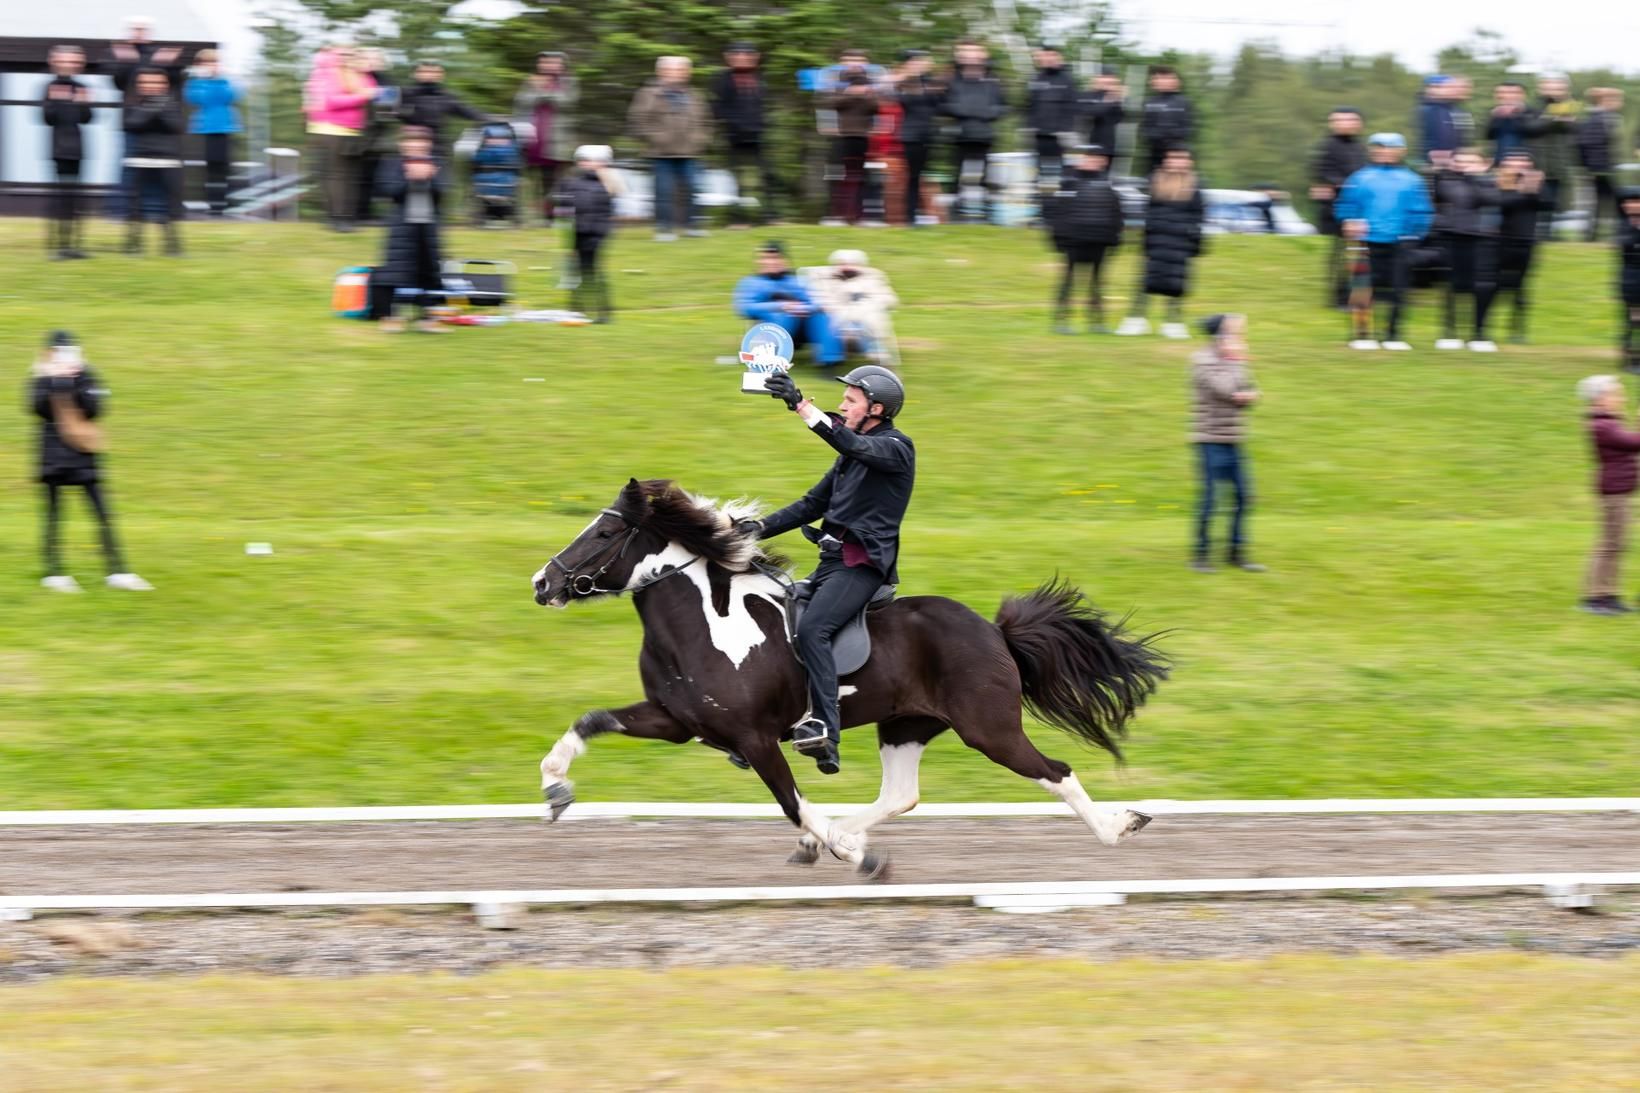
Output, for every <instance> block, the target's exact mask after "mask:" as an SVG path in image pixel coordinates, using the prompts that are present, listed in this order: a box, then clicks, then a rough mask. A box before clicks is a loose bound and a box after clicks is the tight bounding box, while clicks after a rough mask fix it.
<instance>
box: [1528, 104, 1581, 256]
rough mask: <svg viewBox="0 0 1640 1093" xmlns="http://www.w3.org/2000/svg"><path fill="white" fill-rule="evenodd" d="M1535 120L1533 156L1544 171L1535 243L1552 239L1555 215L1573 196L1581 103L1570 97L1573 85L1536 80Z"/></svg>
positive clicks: (1539, 167) (1532, 145) (1539, 168)
mask: <svg viewBox="0 0 1640 1093" xmlns="http://www.w3.org/2000/svg"><path fill="white" fill-rule="evenodd" d="M1538 95H1539V99H1538V107H1537V120H1536V124H1535V125H1534V126H1533V128H1532V135H1533V140H1532V144H1531V148H1532V157H1533V158H1534V159H1535V160H1537V167H1538V170H1540V171H1542V172H1543V207H1542V208H1541V209H1539V211H1538V242H1540V243H1541V242H1547V241H1548V240H1549V239H1551V238H1552V237H1553V234H1554V232H1553V228H1554V223H1555V213H1557V212H1559V211H1560V210H1561V209H1562V208H1564V207H1565V206H1566V204H1567V202H1568V201H1569V200H1570V199H1571V197H1572V184H1573V179H1572V169H1573V167H1574V166H1575V165H1576V162H1577V129H1578V123H1579V121H1580V120H1581V115H1582V112H1583V104H1582V103H1580V102H1578V101H1577V100H1576V99H1574V98H1572V84H1571V81H1570V80H1568V79H1567V78H1566V77H1565V76H1562V75H1560V74H1559V73H1554V72H1551V73H1546V74H1544V75H1542V76H1540V77H1538Z"/></svg>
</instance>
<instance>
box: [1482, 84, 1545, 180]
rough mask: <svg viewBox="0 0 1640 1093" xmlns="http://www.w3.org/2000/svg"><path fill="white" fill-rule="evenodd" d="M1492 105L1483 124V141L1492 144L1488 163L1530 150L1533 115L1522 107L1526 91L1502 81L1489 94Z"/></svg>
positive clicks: (1535, 118) (1518, 85)
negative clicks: (1488, 116)
mask: <svg viewBox="0 0 1640 1093" xmlns="http://www.w3.org/2000/svg"><path fill="white" fill-rule="evenodd" d="M1492 98H1493V100H1494V103H1495V105H1494V106H1493V107H1492V116H1491V117H1490V118H1489V119H1488V120H1487V123H1486V139H1487V140H1489V141H1491V142H1492V160H1493V162H1495V163H1502V162H1503V160H1504V157H1506V156H1508V155H1509V154H1510V153H1511V152H1524V151H1529V150H1530V142H1531V138H1532V133H1533V131H1534V130H1535V129H1536V128H1537V123H1538V120H1537V111H1535V110H1533V109H1532V108H1531V107H1530V106H1528V105H1527V103H1526V88H1525V87H1523V86H1522V85H1521V84H1518V83H1515V82H1514V81H1513V80H1506V81H1504V82H1503V83H1500V84H1499V85H1498V86H1497V87H1495V88H1493V90H1492Z"/></svg>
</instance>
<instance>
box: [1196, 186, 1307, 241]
mask: <svg viewBox="0 0 1640 1093" xmlns="http://www.w3.org/2000/svg"><path fill="white" fill-rule="evenodd" d="M1202 202H1203V204H1204V205H1206V222H1205V224H1204V225H1203V227H1204V229H1205V230H1206V231H1207V232H1208V233H1209V234H1213V235H1222V234H1227V233H1228V234H1234V235H1314V234H1315V225H1314V224H1311V223H1310V222H1309V221H1307V220H1305V219H1304V218H1303V217H1302V216H1299V215H1298V210H1297V209H1294V208H1293V206H1292V204H1291V202H1289V201H1288V199H1287V195H1286V194H1284V193H1281V192H1279V191H1272V190H1203V191H1202Z"/></svg>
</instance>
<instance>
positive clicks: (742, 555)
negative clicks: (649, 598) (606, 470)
mask: <svg viewBox="0 0 1640 1093" xmlns="http://www.w3.org/2000/svg"><path fill="white" fill-rule="evenodd" d="M615 507H616V509H618V510H619V511H620V512H621V513H622V514H623V515H625V516H626V517H627V519H629V520H631V521H632V522H633V523H634V524H635V525H638V526H639V527H642V528H645V529H647V530H649V531H653V532H654V533H655V534H657V535H660V536H662V537H664V538H665V539H666V541H667V542H670V543H677V544H678V545H679V546H681V547H683V548H684V549H685V550H687V551H689V552H690V553H691V554H699V555H700V556H701V557H703V558H705V559H706V560H707V561H709V562H713V563H715V564H717V565H720V566H722V567H723V568H724V569H727V570H728V571H729V572H731V573H745V572H747V571H748V570H750V569H751V568H752V563H753V562H754V561H758V560H760V559H764V558H768V559H771V560H773V559H774V555H771V554H768V553H767V552H765V551H764V550H763V548H762V547H761V546H760V545H759V543H758V540H757V538H756V536H749V535H743V534H741V533H740V532H737V531H736V530H735V524H736V523H737V522H739V521H741V520H755V519H756V518H757V517H758V516H759V515H760V511H761V510H760V509H759V507H758V505H757V504H756V503H755V502H752V501H746V500H736V501H728V502H725V503H723V504H719V503H718V502H717V501H714V500H713V499H712V498H710V497H696V496H695V495H694V494H692V493H690V492H689V491H688V490H685V489H684V488H683V487H682V486H679V485H678V484H677V483H676V482H673V481H672V480H671V479H667V478H652V479H649V480H648V481H645V482H639V481H638V480H637V479H633V480H632V481H630V482H628V483H627V485H626V488H625V489H624V490H622V491H621V496H620V499H619V500H618V501H617V502H616V503H615Z"/></svg>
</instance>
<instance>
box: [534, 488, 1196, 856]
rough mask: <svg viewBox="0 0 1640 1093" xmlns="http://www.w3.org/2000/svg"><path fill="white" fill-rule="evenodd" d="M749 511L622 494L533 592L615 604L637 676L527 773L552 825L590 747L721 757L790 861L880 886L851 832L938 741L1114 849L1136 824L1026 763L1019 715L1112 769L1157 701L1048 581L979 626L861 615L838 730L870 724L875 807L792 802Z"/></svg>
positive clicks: (899, 605) (1147, 678) (772, 608)
mask: <svg viewBox="0 0 1640 1093" xmlns="http://www.w3.org/2000/svg"><path fill="white" fill-rule="evenodd" d="M756 515H757V511H756V509H755V507H754V506H752V505H750V504H746V503H732V504H729V505H724V506H719V505H717V504H715V503H714V502H712V501H709V500H705V499H702V498H697V497H693V496H691V495H690V494H688V493H686V492H685V491H683V490H682V489H680V488H679V487H677V486H676V485H674V484H673V483H672V482H669V481H661V480H656V481H648V482H639V481H637V480H636V479H633V480H632V481H630V482H628V483H627V485H626V488H625V489H623V490H622V491H621V494H620V496H619V497H618V498H617V499H616V501H615V503H614V505H612V506H611V507H609V508H607V509H605V510H603V512H602V513H601V514H600V515H599V516H598V518H597V519H595V520H594V521H593V522H592V523H591V524H590V525H588V527H587V528H586V530H585V531H583V532H581V534H580V535H579V536H577V537H576V538H575V540H574V542H572V543H570V544H569V545H568V546H567V547H565V548H564V549H563V550H562V551H560V552H559V553H558V554H556V555H555V556H554V557H553V558H552V560H551V561H549V562H547V564H546V565H544V566H542V567H541V569H540V570H539V571H538V572H537V573H536V574H535V577H534V579H533V581H532V584H533V586H534V591H535V601H536V603H539V604H543V605H546V606H550V607H564V606H566V605H568V604H569V603H570V602H571V601H573V600H586V599H592V598H594V597H597V596H604V595H611V594H618V593H621V592H629V593H631V594H632V600H633V604H634V605H635V606H636V607H637V610H638V617H639V618H640V619H642V621H643V634H644V637H643V651H642V652H641V654H640V655H639V661H638V667H639V671H640V674H641V678H642V681H643V689H644V695H645V700H644V701H642V702H637V703H634V704H633V705H630V706H625V707H622V708H620V709H613V710H594V711H592V712H590V713H586V714H583V715H582V716H581V717H580V718H578V719H577V720H576V722H575V724H574V725H573V726H572V727H571V728H570V730H569V731H568V732H566V733H565V734H564V735H563V737H562V738H561V739H560V740H559V741H558V742H557V744H555V745H554V746H553V748H552V750H551V751H550V752H549V753H548V754H547V756H546V758H545V759H543V760H542V761H541V786H542V791H543V793H544V794H545V796H546V800H547V803H548V805H549V806H550V810H551V815H550V819H552V820H556V819H557V818H558V817H559V815H560V814H561V813H562V812H563V810H564V809H565V808H567V807H569V805H570V804H571V803H572V802H573V801H574V799H575V797H574V794H573V793H572V792H571V783H570V782H569V780H568V777H567V776H568V774H569V767H570V763H571V762H572V761H573V760H574V759H575V758H576V757H578V756H580V755H581V754H583V753H584V752H585V751H586V746H587V741H588V740H590V739H592V738H593V737H595V736H601V735H603V734H604V733H612V732H613V733H623V734H625V735H627V736H634V737H642V738H645V739H652V740H667V741H670V742H672V743H674V744H684V743H688V742H690V741H692V740H696V739H699V740H700V741H702V742H704V743H706V744H708V745H711V746H713V747H717V748H721V749H724V750H727V751H732V752H735V753H738V754H739V755H741V756H743V757H745V759H746V761H747V762H748V763H750V764H751V767H752V769H753V770H754V771H756V772H757V774H758V776H759V777H761V778H762V779H763V781H764V783H765V784H766V785H767V786H768V787H769V791H770V792H771V793H773V794H774V798H775V800H776V801H778V802H779V803H780V807H781V809H782V810H783V811H784V812H785V814H786V816H787V818H789V819H790V820H791V822H792V823H793V824H795V825H797V827H798V828H800V829H801V830H802V832H803V834H802V835H801V837H800V843H799V846H798V849H797V852H796V853H795V854H794V855H793V856H792V858H791V860H792V861H793V862H795V863H798V864H810V863H812V862H814V861H815V860H816V858H817V857H818V855H819V849H820V847H825V848H826V849H827V850H829V851H831V852H832V853H833V854H835V855H836V856H837V857H839V858H841V859H843V860H845V861H848V862H851V863H853V864H854V865H856V866H857V867H858V868H859V870H860V872H861V873H863V874H865V875H866V876H868V877H870V878H872V879H879V878H881V877H882V876H883V875H885V873H886V870H887V859H886V857H885V856H884V855H882V854H879V853H874V852H871V851H868V850H867V848H866V831H867V829H869V828H870V827H872V826H873V825H875V824H877V823H880V822H882V821H883V820H887V819H890V818H892V817H894V816H898V815H901V814H902V813H905V812H908V811H910V810H911V808H912V807H913V806H915V805H916V803H917V794H918V790H917V770H918V765H919V762H920V760H921V757H922V753H923V749H924V748H926V747H927V746H928V742H929V741H930V740H932V739H933V738H934V737H936V736H938V735H939V734H940V733H942V732H944V731H945V730H946V729H948V728H949V729H953V730H954V731H955V732H956V734H957V736H958V737H959V738H961V740H962V742H963V743H965V744H967V745H968V746H969V747H971V748H973V749H974V750H976V751H978V752H980V753H981V754H982V755H984V756H985V757H986V758H988V759H990V760H991V761H992V762H994V763H999V764H1001V765H1002V766H1004V767H1007V768H1008V769H1009V770H1011V771H1013V772H1014V773H1016V774H1019V775H1021V776H1023V777H1026V778H1030V779H1033V780H1035V781H1036V782H1037V783H1039V784H1040V785H1041V786H1042V787H1043V788H1044V789H1046V790H1048V791H1049V792H1050V793H1052V794H1054V795H1055V796H1057V797H1059V798H1060V799H1061V800H1063V801H1065V802H1066V803H1067V804H1069V805H1070V806H1071V808H1072V809H1073V810H1075V812H1076V814H1077V815H1078V816H1080V817H1081V818H1082V820H1083V821H1084V822H1086V823H1087V825H1088V826H1089V827H1090V828H1092V829H1093V833H1094V834H1095V835H1097V836H1098V837H1099V840H1100V842H1102V843H1104V844H1105V845H1107V846H1114V845H1115V844H1116V843H1118V842H1120V841H1121V840H1122V839H1124V838H1126V837H1127V836H1129V835H1132V834H1134V833H1136V832H1137V831H1139V829H1140V828H1142V827H1144V826H1145V824H1147V823H1149V822H1150V817H1148V816H1146V815H1144V814H1142V813H1138V812H1133V811H1130V810H1127V809H1119V808H1114V807H1110V806H1105V807H1101V806H1099V805H1096V804H1095V803H1094V802H1093V801H1092V800H1090V799H1089V797H1088V795H1087V793H1086V792H1085V791H1084V790H1083V788H1082V786H1081V784H1080V783H1079V782H1078V781H1077V779H1076V775H1075V774H1073V773H1071V768H1070V767H1069V766H1068V765H1066V764H1065V763H1062V762H1060V761H1059V760H1057V759H1050V758H1048V757H1047V756H1045V755H1043V754H1042V753H1041V752H1040V751H1038V750H1037V749H1036V746H1035V745H1033V744H1032V743H1031V741H1030V739H1029V738H1028V737H1027V736H1026V735H1025V731H1024V729H1023V727H1022V726H1021V709H1022V708H1028V709H1029V710H1030V711H1031V712H1032V713H1033V714H1035V715H1036V717H1038V718H1039V719H1041V720H1042V721H1045V722H1047V723H1048V724H1050V725H1053V726H1055V727H1056V728H1059V729H1062V730H1064V731H1065V732H1068V733H1070V734H1072V735H1073V736H1075V737H1077V738H1079V739H1080V740H1082V741H1085V742H1087V743H1090V744H1094V745H1097V746H1099V747H1101V748H1104V749H1105V750H1107V751H1109V752H1110V753H1112V754H1113V755H1115V756H1116V757H1117V759H1118V760H1120V758H1121V752H1120V750H1119V747H1118V744H1117V740H1118V738H1119V737H1121V736H1123V735H1124V734H1125V730H1126V726H1127V723H1128V721H1129V719H1131V718H1132V717H1133V716H1134V714H1135V713H1137V712H1138V709H1139V707H1140V706H1141V705H1142V704H1143V703H1144V701H1145V699H1146V697H1148V696H1149V695H1150V694H1151V693H1152V692H1153V691H1155V689H1156V686H1157V684H1158V683H1159V682H1160V681H1161V680H1162V679H1164V678H1166V676H1167V671H1168V669H1167V662H1166V660H1165V658H1164V657H1163V656H1162V655H1161V654H1160V653H1159V652H1157V651H1156V650H1155V649H1154V648H1153V647H1152V644H1151V643H1152V641H1153V638H1154V636H1152V637H1151V638H1132V637H1128V636H1126V635H1125V634H1124V632H1123V629H1122V626H1121V625H1120V624H1119V623H1112V622H1109V621H1107V620H1106V619H1105V617H1104V616H1103V615H1101V614H1100V613H1099V612H1097V611H1095V610H1093V609H1092V608H1091V607H1089V606H1088V605H1087V604H1086V603H1085V602H1084V601H1083V598H1082V594H1081V593H1080V592H1079V591H1077V590H1076V589H1075V588H1073V587H1071V586H1070V585H1068V584H1063V583H1059V582H1057V581H1054V582H1050V583H1048V584H1044V585H1043V586H1041V587H1040V588H1038V589H1037V590H1036V591H1034V592H1032V593H1030V594H1029V595H1027V596H1023V597H1019V598H1014V599H1009V600H1005V601H1004V602H1003V604H1002V607H1001V609H1000V610H999V611H998V612H997V618H996V621H995V622H994V623H993V622H987V621H986V620H985V619H984V618H981V617H980V616H979V615H977V614H975V613H974V612H973V611H972V610H970V609H969V608H967V607H965V606H963V605H962V604H960V603H958V602H956V601H955V600H950V599H946V598H944V597H940V596H910V597H906V598H904V599H899V600H895V601H893V602H892V603H890V604H888V605H887V606H885V607H883V608H881V609H878V610H874V611H873V612H872V613H871V636H872V653H871V659H870V660H868V661H867V662H866V664H865V666H864V667H863V668H861V669H860V670H859V671H857V672H855V673H853V674H852V675H850V676H847V677H845V678H844V679H842V680H841V681H840V683H841V688H840V694H841V698H842V723H843V726H844V727H845V728H848V727H852V726H856V725H863V724H866V723H868V722H875V723H876V724H877V737H878V747H879V748H880V749H881V751H880V754H881V757H882V767H883V775H882V777H883V781H882V791H881V793H880V794H879V796H878V798H877V801H876V802H875V803H874V804H872V805H870V806H869V807H867V808H865V809H862V810H861V811H859V812H856V813H854V814H853V815H850V816H847V817H844V818H842V819H841V820H838V821H837V822H832V821H831V820H828V819H827V818H826V817H825V816H824V815H822V814H821V813H820V812H818V811H816V810H815V808H814V807H813V806H812V805H810V804H809V802H808V801H806V800H805V799H804V798H803V795H802V794H801V793H800V792H798V788H797V783H796V781H795V779H793V777H792V771H791V768H790V767H789V766H787V764H786V757H785V755H784V754H783V753H782V751H781V747H780V744H781V740H782V739H789V738H790V736H791V728H790V726H791V725H792V724H793V723H795V722H796V721H797V720H798V719H799V718H800V717H801V716H802V715H803V712H804V710H805V709H806V708H807V693H806V689H805V676H804V673H803V668H802V667H801V665H800V664H799V663H798V662H797V660H796V658H795V657H794V655H793V652H792V648H791V645H790V643H789V642H788V640H787V638H786V629H785V623H784V615H783V611H784V606H783V605H784V600H785V597H786V587H785V585H784V584H782V583H781V582H780V581H778V580H776V579H775V578H773V577H771V576H769V575H768V574H766V573H765V572H763V571H762V570H760V569H759V568H757V567H755V566H754V562H759V561H760V560H761V559H763V558H764V555H763V553H762V549H761V547H760V545H759V543H758V542H757V541H756V540H755V539H752V538H748V537H747V536H745V535H743V534H741V533H740V532H737V531H736V527H735V526H736V522H737V521H741V520H746V519H750V518H753V517H755V516H756Z"/></svg>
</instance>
